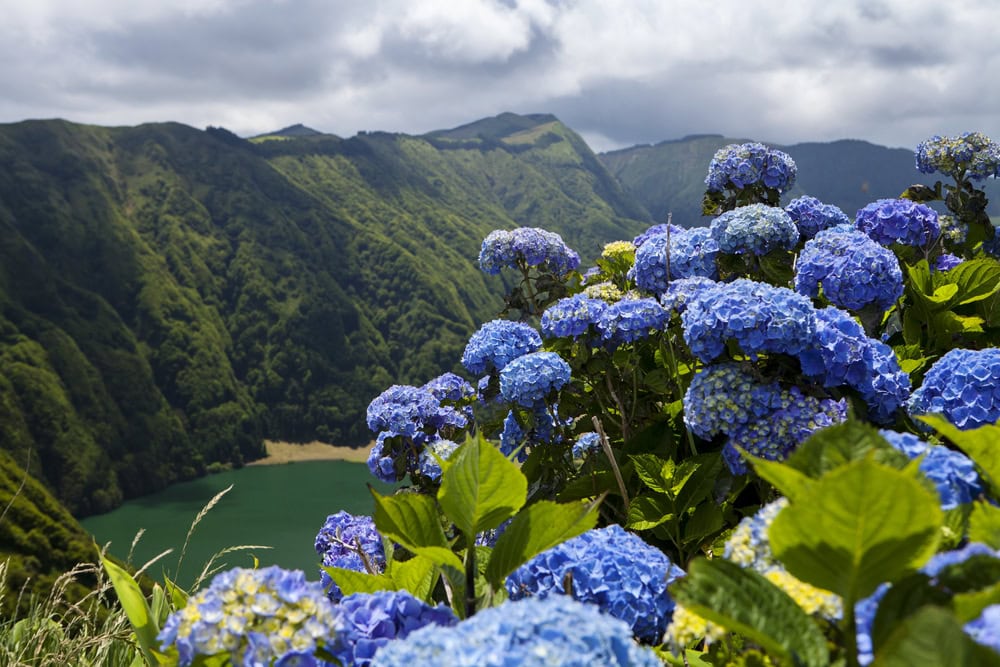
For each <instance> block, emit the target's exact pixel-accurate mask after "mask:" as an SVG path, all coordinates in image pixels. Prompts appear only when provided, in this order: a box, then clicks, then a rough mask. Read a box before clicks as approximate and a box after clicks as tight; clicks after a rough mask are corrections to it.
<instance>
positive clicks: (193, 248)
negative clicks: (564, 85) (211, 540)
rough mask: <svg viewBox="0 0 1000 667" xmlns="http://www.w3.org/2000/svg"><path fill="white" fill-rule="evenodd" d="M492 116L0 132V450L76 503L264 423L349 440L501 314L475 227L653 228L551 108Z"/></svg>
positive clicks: (583, 245) (182, 467)
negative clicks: (388, 394) (379, 401)
mask: <svg viewBox="0 0 1000 667" xmlns="http://www.w3.org/2000/svg"><path fill="white" fill-rule="evenodd" d="M507 118H508V119H511V120H516V121H518V122H515V123H514V124H513V125H511V124H510V123H506V124H505V123H503V122H499V121H501V120H502V119H503V117H501V119H491V121H490V122H486V121H484V122H483V123H481V124H480V125H478V126H477V125H475V124H474V125H473V126H467V127H466V128H459V129H458V130H455V131H453V132H440V133H435V134H433V135H429V136H427V137H411V136H405V135H394V134H386V133H371V134H364V135H359V136H357V137H354V138H351V139H340V138H338V137H335V136H332V135H322V134H318V133H310V132H301V131H300V132H295V131H292V132H288V133H278V134H275V135H271V136H268V137H260V138H257V139H255V140H254V141H246V140H244V139H241V138H239V137H237V136H235V135H233V134H231V133H230V132H228V131H226V130H224V129H221V128H208V129H207V130H206V131H199V130H195V129H193V128H190V127H186V126H183V125H179V124H172V123H167V124H155V125H143V126H140V127H133V128H103V127H93V126H83V125H75V124H72V123H68V122H63V121H28V122H23V123H17V124H13V125H5V126H0V239H2V240H0V442H2V443H3V449H4V450H6V451H7V452H8V453H9V454H10V455H11V456H12V457H13V460H14V461H16V462H20V463H21V464H22V465H24V464H27V465H29V468H30V471H31V473H32V474H33V475H35V476H36V477H37V478H38V479H40V480H42V481H43V482H44V483H45V485H46V486H47V487H48V488H49V489H50V490H51V491H52V492H53V493H54V494H55V496H56V497H57V498H58V499H59V500H60V501H62V502H63V503H65V505H66V506H67V507H68V508H69V509H70V510H71V511H72V512H73V513H74V514H75V515H77V516H83V515H87V514H90V513H94V512H102V511H105V510H108V509H110V508H112V507H114V506H115V505H117V504H118V503H119V502H121V500H122V499H123V498H128V497H134V496H136V495H140V494H143V493H147V492H150V491H153V490H156V489H158V488H162V487H163V486H165V485H167V484H170V483H172V482H174V481H177V480H181V479H186V478H190V477H194V476H197V475H200V474H203V473H204V472H205V470H206V469H207V467H208V466H211V465H213V464H215V465H230V464H231V465H240V464H242V463H243V462H244V461H247V460H250V459H253V458H257V457H259V456H261V455H262V453H263V450H262V439H263V438H264V437H270V438H276V439H287V440H308V439H313V438H319V439H322V440H326V441H330V442H335V443H338V444H361V443H363V442H366V441H367V440H368V439H369V437H370V434H369V433H368V432H367V429H366V427H365V425H364V410H365V407H366V406H367V404H368V401H369V400H370V399H371V397H373V396H374V395H376V394H378V393H379V392H380V391H381V390H382V389H384V388H385V387H386V386H388V385H389V384H392V383H393V382H409V383H423V382H425V381H427V380H429V379H431V378H432V377H434V376H435V375H438V374H440V373H441V372H443V371H445V370H449V369H452V368H454V367H455V366H456V364H457V361H458V359H459V357H460V355H461V350H462V347H463V346H464V344H465V341H466V340H467V337H468V335H469V333H471V331H472V330H473V328H474V326H475V323H476V322H479V321H482V320H483V319H484V318H485V317H488V316H489V315H490V314H492V313H495V312H496V311H497V310H498V309H499V307H500V306H501V300H500V296H499V294H500V293H501V289H500V284H499V279H497V278H491V277H488V276H485V275H484V274H482V273H481V272H480V271H479V270H478V269H477V267H476V265H475V261H474V260H475V257H476V255H477V253H478V249H479V244H480V243H481V241H482V238H483V237H484V236H485V235H486V234H487V233H488V232H489V231H490V230H492V229H494V228H498V227H506V228H512V227H516V226H519V225H536V226H541V227H545V228H547V229H550V230H554V231H557V232H559V233H561V234H562V235H563V236H564V237H565V238H566V239H567V240H568V242H569V243H571V244H572V245H574V246H575V247H577V248H579V249H580V251H581V252H582V253H583V254H584V255H588V254H589V255H590V256H591V257H592V256H594V255H596V254H597V253H598V252H599V250H600V247H601V244H603V243H604V242H606V241H609V240H613V239H618V238H630V237H631V236H632V235H634V234H636V233H638V232H639V231H641V230H642V229H643V228H644V227H645V226H646V225H647V224H648V222H649V221H648V219H647V218H646V214H645V212H644V210H643V209H642V208H641V207H639V206H637V205H635V204H631V203H630V200H628V199H627V198H626V197H625V196H624V193H623V191H622V189H621V187H620V186H619V185H618V183H617V181H616V180H615V179H614V178H613V177H611V175H610V174H609V173H608V172H607V171H606V169H605V168H604V167H603V166H602V165H601V163H600V162H599V161H598V159H597V157H596V156H595V155H594V154H593V153H592V152H591V151H590V149H589V148H587V146H586V144H585V143H584V142H583V141H582V140H581V139H580V138H579V137H578V136H577V135H576V134H575V133H573V132H572V131H571V130H569V129H568V128H566V127H565V126H563V125H562V124H561V123H559V122H558V121H557V120H556V119H555V118H553V117H551V116H532V117H518V116H513V115H509V116H508V117H507ZM29 454H30V455H29ZM29 461H30V463H29ZM0 500H2V498H0Z"/></svg>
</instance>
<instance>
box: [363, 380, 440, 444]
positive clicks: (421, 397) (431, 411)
mask: <svg viewBox="0 0 1000 667" xmlns="http://www.w3.org/2000/svg"><path fill="white" fill-rule="evenodd" d="M440 408H441V403H440V401H438V400H437V399H436V398H434V394H432V393H431V392H429V391H427V390H426V389H422V388H420V387H411V386H409V385H399V384H394V385H392V386H391V387H389V388H388V389H386V390H385V391H383V392H382V393H381V394H379V395H378V396H377V397H376V398H375V399H374V400H373V401H372V402H371V403H369V404H368V428H370V429H371V430H372V432H373V433H379V432H382V431H386V432H388V433H389V434H390V435H392V436H403V437H408V438H416V437H418V433H421V432H422V431H423V430H424V428H425V427H426V426H427V424H428V423H429V422H431V421H432V420H434V418H435V417H436V416H437V415H438V412H439V410H440Z"/></svg>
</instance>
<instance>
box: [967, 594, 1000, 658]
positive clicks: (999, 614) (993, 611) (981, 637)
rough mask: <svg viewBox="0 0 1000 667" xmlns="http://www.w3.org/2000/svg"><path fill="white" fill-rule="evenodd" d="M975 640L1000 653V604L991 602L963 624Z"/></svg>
mask: <svg viewBox="0 0 1000 667" xmlns="http://www.w3.org/2000/svg"><path fill="white" fill-rule="evenodd" d="M963 629H964V630H965V632H966V634H967V635H969V636H970V637H972V639H973V640H975V641H976V642H978V643H980V644H982V645H983V646H987V647H989V648H991V649H993V650H994V651H996V652H998V653H1000V604H991V605H990V606H988V607H986V608H985V609H983V611H982V613H981V614H979V616H977V617H976V618H974V619H972V620H971V621H969V622H968V623H966V624H965V626H963Z"/></svg>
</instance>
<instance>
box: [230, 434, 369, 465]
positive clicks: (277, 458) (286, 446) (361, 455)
mask: <svg viewBox="0 0 1000 667" xmlns="http://www.w3.org/2000/svg"><path fill="white" fill-rule="evenodd" d="M372 444H374V443H369V444H367V445H364V446H362V447H341V446H337V445H330V444H327V443H325V442H319V441H318V440H314V441H312V442H307V443H302V444H299V443H294V442H279V441H276V440H265V441H264V446H265V447H266V448H267V456H266V457H264V458H262V459H258V460H256V461H251V462H250V463H248V464H247V465H251V466H262V465H263V466H266V465H277V464H279V463H295V462H296V461H353V462H360V463H364V462H365V461H367V460H368V453H369V452H370V451H371V448H372Z"/></svg>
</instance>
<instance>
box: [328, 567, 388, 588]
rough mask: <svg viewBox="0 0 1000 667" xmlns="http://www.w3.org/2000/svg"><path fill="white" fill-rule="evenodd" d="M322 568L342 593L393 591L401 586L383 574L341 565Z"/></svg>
mask: <svg viewBox="0 0 1000 667" xmlns="http://www.w3.org/2000/svg"><path fill="white" fill-rule="evenodd" d="M323 570H324V571H325V572H326V573H327V574H328V575H330V578H331V579H333V581H334V582H335V583H336V584H337V587H338V588H340V590H341V592H342V593H343V594H344V595H352V594H354V593H375V592H376V591H394V590H397V589H399V588H401V586H398V585H396V583H395V582H394V581H393V579H392V577H388V576H386V575H384V574H369V573H367V572H358V571H357V570H349V569H347V568H343V567H327V566H324V567H323Z"/></svg>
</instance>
